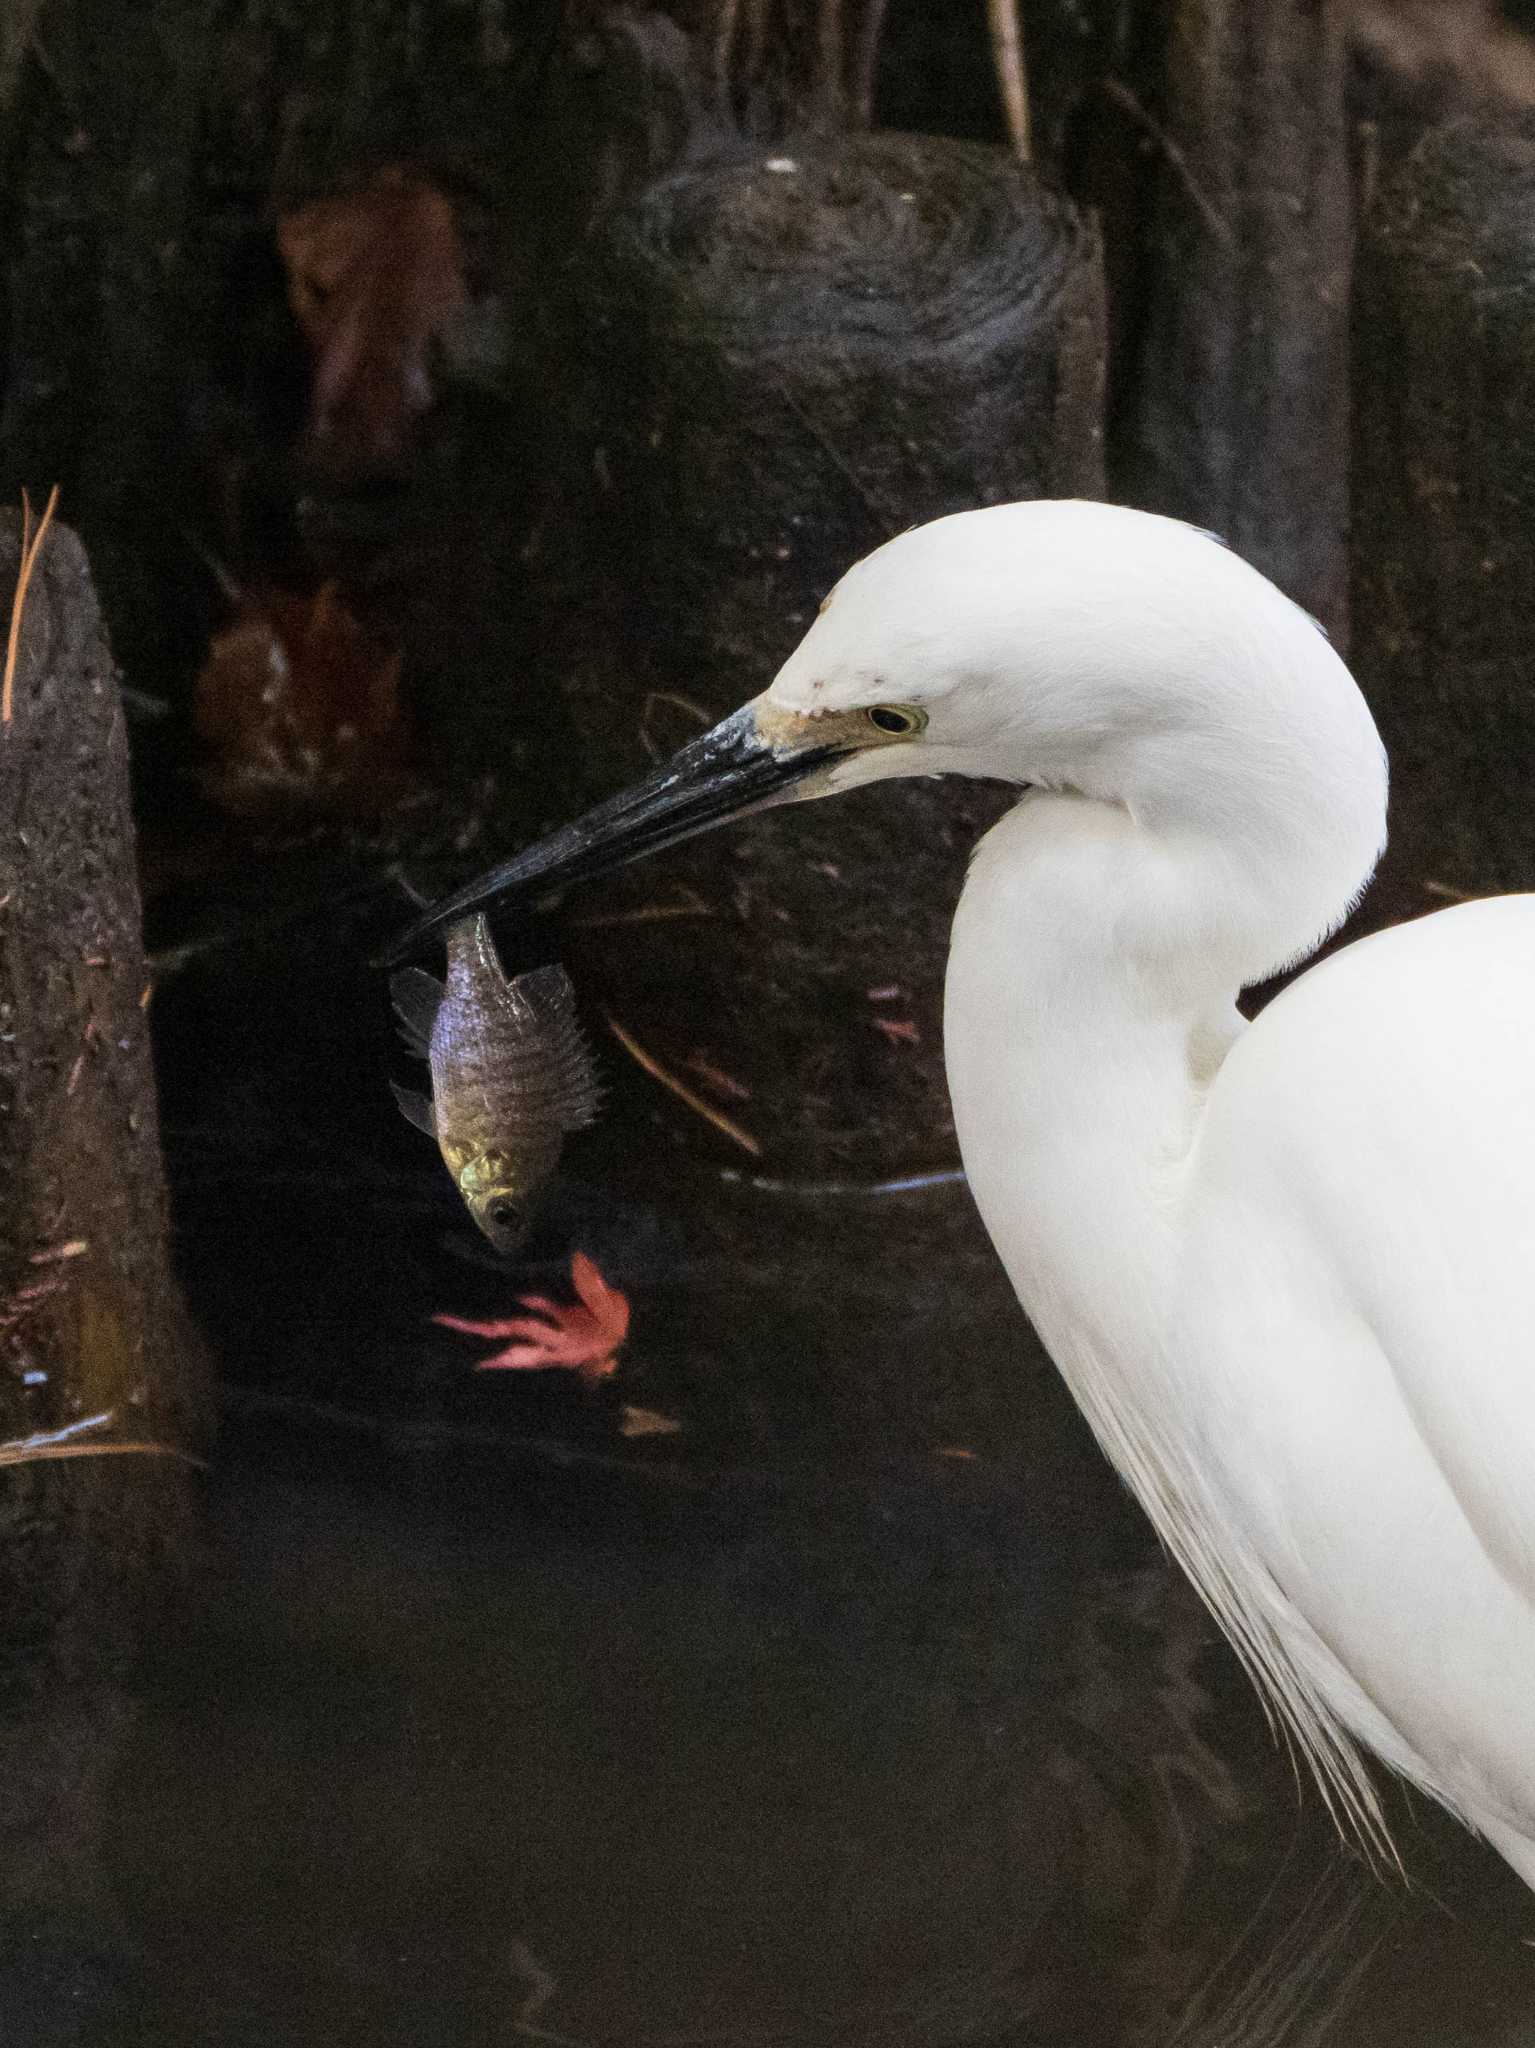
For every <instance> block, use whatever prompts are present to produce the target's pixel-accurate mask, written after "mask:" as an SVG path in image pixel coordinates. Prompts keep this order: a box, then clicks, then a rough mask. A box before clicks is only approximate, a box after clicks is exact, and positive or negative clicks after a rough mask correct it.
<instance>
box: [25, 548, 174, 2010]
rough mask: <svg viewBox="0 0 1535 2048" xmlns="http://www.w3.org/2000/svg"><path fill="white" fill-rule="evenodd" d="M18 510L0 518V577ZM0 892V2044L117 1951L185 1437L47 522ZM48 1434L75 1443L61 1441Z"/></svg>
mask: <svg viewBox="0 0 1535 2048" xmlns="http://www.w3.org/2000/svg"><path fill="white" fill-rule="evenodd" d="M18 526H19V521H18V520H17V518H16V516H15V515H14V514H7V515H4V516H0V590H3V591H5V592H6V593H9V592H10V591H11V590H12V589H13V588H14V586H15V579H16V570H17V563H18V558H19V546H18V541H19V535H18ZM0 903H3V909H0V1439H3V1447H0V1616H3V1618H4V1619H3V1625H0V2010H3V2011H4V2012H5V2015H6V2039H7V2042H8V2043H11V2042H15V2041H23V2040H34V2039H35V2040H38V2041H44V2040H49V2039H52V2038H54V2037H53V2036H52V2035H51V2034H50V2033H49V2031H48V2027H49V2025H50V2024H54V2023H56V2019H55V2021H50V2020H49V2018H48V2013H49V2011H50V2009H52V2010H54V2011H55V2014H56V2012H57V2011H58V2010H62V2009H64V2007H65V2006H66V2005H67V2004H68V2002H69V2001H71V2000H74V2001H79V2000H81V1999H88V1998H89V1997H90V1996H91V1995H92V1993H93V1991H94V1990H96V1989H99V1988H100V1986H101V1984H102V1983H103V1981H104V1980H105V1978H106V1977H109V1976H110V1974H111V1971H112V1968H113V1967H114V1958H113V1956H112V1947H113V1940H114V1926H113V1920H112V1913H111V1909H110V1905H109V1903H108V1902H107V1900H106V1899H105V1896H104V1893H103V1889H102V1887H101V1885H100V1882H99V1879H98V1875H97V1869H96V1829H97V1801H98V1799H99V1797H100V1794H101V1791H102V1788H103V1785H104V1782H105V1779H106V1777H107V1774H108V1772H109V1770H110V1767H111V1764H112V1758H113V1736H114V1732H115V1731H116V1729H117V1728H118V1727H119V1726H120V1724H121V1721H122V1718H123V1701H122V1691H121V1688H122V1683H123V1680H124V1678H125V1675H126V1673H127V1670H128V1667H129V1665H130V1662H131V1660H132V1658H133V1657H134V1655H135V1653H136V1651H137V1648H138V1646H139V1642H140V1639H141V1636H142V1633H143V1630H144V1628H145V1626H146V1624H147V1623H148V1622H149V1620H150V1619H151V1618H152V1616H153V1614H154V1611H155V1608H156V1606H157V1604H158V1602H159V1600H160V1599H161V1598H162V1597H163V1596H164V1594H165V1592H166V1590H167V1578H168V1574H169V1572H170V1571H171V1569H172V1567H173V1564H174V1561H175V1557H176V1552H177V1549H178V1547H179V1546H180V1545H181V1544H182V1543H183V1542H184V1541H185V1539H186V1538H187V1536H188V1534H189V1532H190V1526H191V1519H190V1511H191V1508H192V1506H193V1502H194V1498H195V1485H196V1481H195V1473H194V1470H193V1466H192V1463H191V1462H190V1460H189V1453H191V1451H192V1450H193V1448H194V1447H195V1446H196V1445H198V1444H199V1443H200V1442H201V1439H202V1436H203V1434H204V1407H203V1404H204V1393H205V1389H204V1384H203V1379H202V1373H201V1363H200V1356H199V1353H198V1351H197V1349H196V1347H195V1345H194V1343H193V1342H192V1340H191V1338H190V1334H189V1331H188V1328H187V1325H186V1323H185V1319H184V1313H183V1310H182V1307H181V1304H180V1301H179V1299H178V1296H177V1293H176V1290H175V1287H174V1284H173V1282H172V1278H171V1270H170V1255H169V1233H168V1223H167V1214H166V1203H165V1189H164V1184H163V1180H162V1175H161V1164H160V1151H159V1130H158V1123H157V1118H156V1109H155V1091H154V1082H153V1078H152V1074H151V1070H150V1055H149V1034H148V1027H147V1022H146V1018H145V1011H144V1002H143V998H144V995H145V990H146V974H145V967H144V954H143V949H142V945H141V942H140V933H139V906H138V894H137V890H136V887H135V884H134V871H133V831H132V825H131V822H130V818H129V811H128V790H127V750H126V746H125V742H124V734H123V722H122V715H121V711H120V708H119V703H118V693H117V682H116V677H115V675H114V673H113V668H112V662H111V657H110V655H109V653H108V651H107V646H106V642H105V639H104V637H103V635H102V630H101V624H100V620H99V617H98V614H97V610H96V601H95V598H94V596H93V594H92V591H91V587H90V581H89V577H88V574H87V570H86V563H85V556H84V553H83V551H82V550H81V547H80V544H79V542H78V541H77V540H76V539H75V537H74V535H73V534H72V533H70V532H68V531H67V530H63V529H59V528H53V529H52V530H51V531H50V533H49V534H48V536H47V538H46V540H45V542H44V545H43V549H42V553H41V557H40V560H39V564H38V568H37V572H36V574H35V576H34V578H33V581H32V584H31V589H30V592H29V595H28V599H27V605H26V611H25V614H24V620H23V630H22V634H21V650H20V659H19V661H18V664H17V672H16V687H15V700H14V711H13V716H12V718H11V721H10V722H9V723H8V724H5V725H0ZM72 1425H73V1426H77V1427H76V1433H75V1434H74V1435H73V1436H72V1437H66V1438H64V1439H63V1440H62V1442H58V1441H56V1442H55V1443H53V1444H51V1445H44V1446H34V1447H33V1448H46V1449H48V1450H50V1452H51V1453H53V1454H52V1455H49V1456H46V1457H30V1456H29V1457H26V1458H25V1459H23V1460H21V1461H19V1462H17V1458H18V1449H17V1447H18V1445H20V1444H22V1443H24V1442H25V1440H26V1439H29V1438H35V1437H38V1436H44V1437H46V1436H49V1435H56V1433H57V1432H58V1431H60V1430H61V1429H67V1428H69V1427H70V1426H72ZM66 1446H67V1447H68V1448H69V1449H70V1450H72V1451H73V1452H75V1453H80V1452H84V1451H86V1449H87V1447H90V1454H88V1455H72V1456H68V1457H61V1456H58V1455H57V1452H58V1450H60V1449H63V1448H65V1447H66ZM130 1446H131V1447H134V1448H130ZM138 1447H142V1448H138ZM55 2001H57V2002H58V2003H57V2005H55ZM13 2027H15V2028H18V2029H19V2032H13ZM33 2027H35V2029H36V2031H33V2032H29V2031H28V2029H29V2028H33Z"/></svg>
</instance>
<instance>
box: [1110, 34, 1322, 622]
mask: <svg viewBox="0 0 1535 2048" xmlns="http://www.w3.org/2000/svg"><path fill="white" fill-rule="evenodd" d="M1162 4H1163V6H1164V8H1165V27H1164V29H1163V31H1162V35H1161V38H1160V41H1159V47H1158V53H1157V56H1156V58H1155V59H1154V60H1153V62H1152V63H1150V64H1148V65H1147V67H1146V71H1147V75H1146V76H1145V77H1144V78H1143V79H1142V78H1131V79H1127V80H1118V81H1115V82H1114V89H1113V91H1112V92H1111V93H1110V94H1109V95H1108V96H1107V100H1106V117H1107V120H1108V121H1109V122H1110V123H1112V124H1113V126H1114V127H1115V128H1116V129H1117V131H1118V134H1119V137H1120V139H1121V141H1125V140H1128V139H1129V138H1132V137H1137V138H1138V144H1137V146H1138V147H1139V149H1140V151H1141V152H1142V155H1143V158H1144V161H1145V162H1146V164H1148V165H1150V166H1152V167H1153V168H1154V172H1155V179H1156V185H1155V197H1154V200H1153V203H1152V209H1151V217H1150V232H1149V236H1148V238H1147V244H1146V249H1147V253H1146V255H1145V258H1144V260H1143V263H1142V266H1141V271H1140V275H1139V277H1127V278H1125V279H1124V280H1123V287H1124V296H1125V297H1126V299H1127V300H1128V302H1129V303H1128V305H1127V307H1126V309H1125V311H1124V314H1123V320H1122V325H1123V328H1124V333H1123V337H1122V339H1123V343H1124V345H1125V347H1126V348H1127V351H1128V357H1129V368H1128V370H1127V373H1126V378H1125V383H1124V388H1123V389H1122V390H1121V391H1120V392H1119V393H1117V394H1116V401H1115V409H1114V414H1113V415H1111V439H1110V479H1111V482H1112V483H1113V484H1114V486H1115V490H1116V494H1117V495H1120V496H1124V497H1126V498H1128V499H1130V500H1131V501H1132V502H1134V503H1136V504H1142V505H1146V506H1148V507H1150V508H1151V509H1152V510H1154V511H1159V512H1170V513H1173V514H1175V515H1176V516H1178V517H1179V518H1183V519H1190V520H1193V521H1194V522H1195V523H1196V524H1197V525H1200V526H1205V527H1210V528H1213V529H1214V530H1215V531H1216V532H1217V533H1219V534H1221V535H1222V536H1223V537H1224V538H1225V539H1226V540H1228V541H1229V542H1230V543H1231V545H1232V546H1233V547H1234V548H1236V549H1237V550H1238V551H1239V552H1240V553H1242V554H1244V555H1246V556H1247V557H1248V559H1249V560H1251V561H1253V562H1255V563H1256V564H1257V566H1258V567H1259V568H1260V569H1262V570H1263V571H1264V572H1265V574H1267V575H1269V576H1272V577H1273V578H1274V580H1275V582H1277V583H1278V584H1279V585H1280V587H1281V588H1282V589H1284V590H1286V591H1288V593H1289V594H1290V596H1291V597H1293V598H1295V599H1296V600H1297V602H1298V603H1300V604H1303V605H1305V606H1306V607H1307V609H1308V610H1309V611H1312V612H1314V613H1315V614H1316V615H1317V616H1318V617H1319V618H1320V619H1321V620H1322V621H1323V623H1324V624H1325V625H1326V626H1327V627H1328V629H1329V631H1330V632H1332V633H1333V634H1334V636H1335V637H1341V634H1342V631H1343V629H1344V628H1345V626H1346V610H1347V606H1346V595H1347V570H1346V562H1345V550H1344V534H1345V526H1346V516H1347V500H1348V460H1347V458H1348V394H1347V384H1346V356H1347V321H1348V277H1349V261H1350V249H1351V238H1352V224H1351V202H1350V192H1349V167H1348V156H1347V131H1346V125H1345V116H1344V85H1345V79H1346V74H1347V51H1346V48H1345V43H1344V37H1343V32H1342V27H1341V22H1340V20H1339V18H1338V16H1337V11H1336V8H1335V6H1334V5H1333V0H1162ZM1138 182H1139V181H1137V183H1138ZM1135 203H1136V205H1137V210H1139V200H1138V196H1137V198H1136V202H1135ZM1116 419H1117V425H1116V424H1114V423H1112V422H1114V421H1115V420H1116Z"/></svg>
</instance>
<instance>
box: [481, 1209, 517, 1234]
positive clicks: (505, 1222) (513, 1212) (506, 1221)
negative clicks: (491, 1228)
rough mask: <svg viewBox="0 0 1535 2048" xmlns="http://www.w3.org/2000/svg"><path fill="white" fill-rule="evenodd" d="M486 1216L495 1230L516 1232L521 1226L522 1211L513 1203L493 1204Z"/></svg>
mask: <svg viewBox="0 0 1535 2048" xmlns="http://www.w3.org/2000/svg"><path fill="white" fill-rule="evenodd" d="M486 1214H487V1215H488V1216H489V1218H490V1220H491V1222H492V1223H493V1224H494V1225H495V1227H496V1229H497V1230H517V1229H519V1228H520V1227H521V1225H522V1211H521V1210H520V1209H519V1208H518V1206H517V1204H516V1203H515V1202H493V1203H492V1204H491V1206H490V1208H489V1209H488V1210H487V1211H486Z"/></svg>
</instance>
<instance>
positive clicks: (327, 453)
mask: <svg viewBox="0 0 1535 2048" xmlns="http://www.w3.org/2000/svg"><path fill="white" fill-rule="evenodd" d="M277 246H278V250H279V252H280V253H281V256H282V260H283V263H284V265H285V266H286V268H287V273H288V302H289V304H290V305H291V306H292V308H293V315H294V318H295V319H296V320H297V321H298V323H299V325H300V326H301V327H302V328H303V330H304V333H305V335H306V337H307V338H308V341H309V345H310V348H311V350H312V351H313V354H314V388H313V391H312V393H311V395H310V405H309V425H308V436H307V438H308V444H309V451H310V454H311V456H312V457H313V458H314V459H316V460H318V461H320V462H322V463H323V464H324V466H325V467H326V468H327V469H329V470H331V471H332V472H334V473H337V474H340V475H351V476H359V475H378V474H380V473H388V472H390V471H392V470H397V469H398V468H399V467H400V466H401V465H402V464H403V462H404V461H405V459H406V458H407V456H408V455H409V453H410V447H411V442H412V440H413V438H414V434H415V428H416V422H417V421H418V419H419V418H420V416H421V415H422V414H423V413H424V412H426V411H427V410H428V409H429V408H430V406H431V404H432V398H433V393H432V382H431V376H430V373H429V368H428V354H429V351H430V348H431V344H432V343H433V341H434V340H435V339H436V338H437V336H438V335H439V334H440V333H441V331H442V328H443V326H444V324H445V323H446V322H447V320H448V319H449V318H450V317H451V316H452V315H453V314H454V313H456V312H457V311H458V310H459V309H460V308H461V307H462V306H463V305H464V304H465V302H466V299H467V296H468V295H467V293H466V291H465V288H464V277H463V251H462V247H461V245H460V242H459V238H458V227H457V223H456V222H455V220H454V217H453V208H452V206H451V205H450V204H449V202H448V201H447V199H446V198H445V197H444V196H443V194H442V193H441V192H439V191H438V190H437V188H436V186H434V185H431V184H428V183H427V181H426V180H425V179H423V178H419V177H417V176H415V175H414V174H413V173H411V172H409V171H407V170H404V169H403V168H401V167H400V166H399V165H393V166H391V167H390V168H389V169H388V170H384V171H380V172H379V173H378V175H377V176H376V177H375V178H374V179H373V180H372V182H371V183H370V184H367V185H364V186H363V187H361V189H360V190H358V191H355V192H348V193H342V194H338V195H336V196H335V197H332V198H329V199H316V200H313V201H311V203H310V204H309V205H307V206H301V207H298V208H297V209H295V211H293V212H292V213H285V214H284V215H283V216H282V218H281V219H280V220H279V221H278V224H277Z"/></svg>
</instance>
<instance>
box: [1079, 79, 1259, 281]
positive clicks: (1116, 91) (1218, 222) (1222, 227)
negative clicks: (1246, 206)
mask: <svg viewBox="0 0 1535 2048" xmlns="http://www.w3.org/2000/svg"><path fill="white" fill-rule="evenodd" d="M1099 84H1100V86H1101V87H1102V89H1103V91H1104V92H1105V93H1106V94H1107V95H1108V97H1109V98H1110V99H1111V100H1113V101H1115V102H1116V103H1117V104H1118V105H1119V106H1121V107H1123V108H1124V110H1125V112H1126V113H1127V114H1131V115H1133V116H1134V118H1135V119H1136V120H1137V121H1139V122H1140V124H1141V126H1142V127H1143V128H1144V129H1145V131H1146V133H1147V134H1148V135H1149V136H1150V137H1151V139H1152V141H1153V142H1154V143H1155V144H1156V145H1157V147H1158V149H1160V150H1161V152H1162V154H1163V155H1164V156H1165V157H1166V158H1167V161H1168V162H1169V163H1170V164H1171V165H1172V167H1173V169H1174V170H1175V171H1176V172H1177V173H1178V177H1179V180H1180V182H1181V183H1182V186H1183V189H1184V191H1185V192H1187V194H1188V195H1189V199H1190V200H1191V202H1192V203H1193V206H1194V210H1195V211H1196V212H1197V213H1198V215H1199V217H1200V219H1201V220H1202V221H1203V222H1204V224H1205V226H1206V227H1207V228H1208V229H1209V230H1210V232H1211V234H1212V235H1214V237H1215V239H1216V241H1217V242H1219V243H1220V245H1221V247H1222V248H1223V249H1232V250H1234V249H1235V248H1236V245H1237V244H1236V236H1235V235H1234V234H1233V233H1232V232H1231V229H1230V228H1229V226H1228V225H1227V224H1226V222H1225V221H1224V220H1223V219H1222V217H1221V215H1220V213H1219V212H1218V211H1217V209H1216V206H1215V202H1214V201H1213V200H1212V199H1211V197H1210V195H1209V194H1208V193H1207V192H1206V191H1205V190H1204V188H1203V186H1202V185H1201V184H1200V182H1199V180H1198V179H1197V178H1196V177H1195V176H1194V170H1193V166H1192V165H1191V164H1190V162H1189V160H1188V158H1187V157H1186V156H1185V155H1184V153H1183V151H1182V150H1181V149H1180V148H1179V147H1178V145H1177V143H1176V142H1174V140H1173V138H1172V137H1171V136H1170V135H1169V134H1168V132H1167V130H1166V129H1165V128H1164V127H1163V126H1162V124H1161V122H1160V121H1158V120H1157V119H1156V118H1155V117H1154V116H1153V115H1151V114H1149V113H1148V112H1147V111H1146V109H1145V108H1144V107H1143V106H1142V105H1141V103H1140V101H1139V100H1138V99H1137V98H1136V97H1135V94H1134V93H1133V92H1131V90H1130V88H1129V86H1127V85H1126V84H1125V82H1124V80H1123V79H1121V78H1104V79H1100V80H1099Z"/></svg>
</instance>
